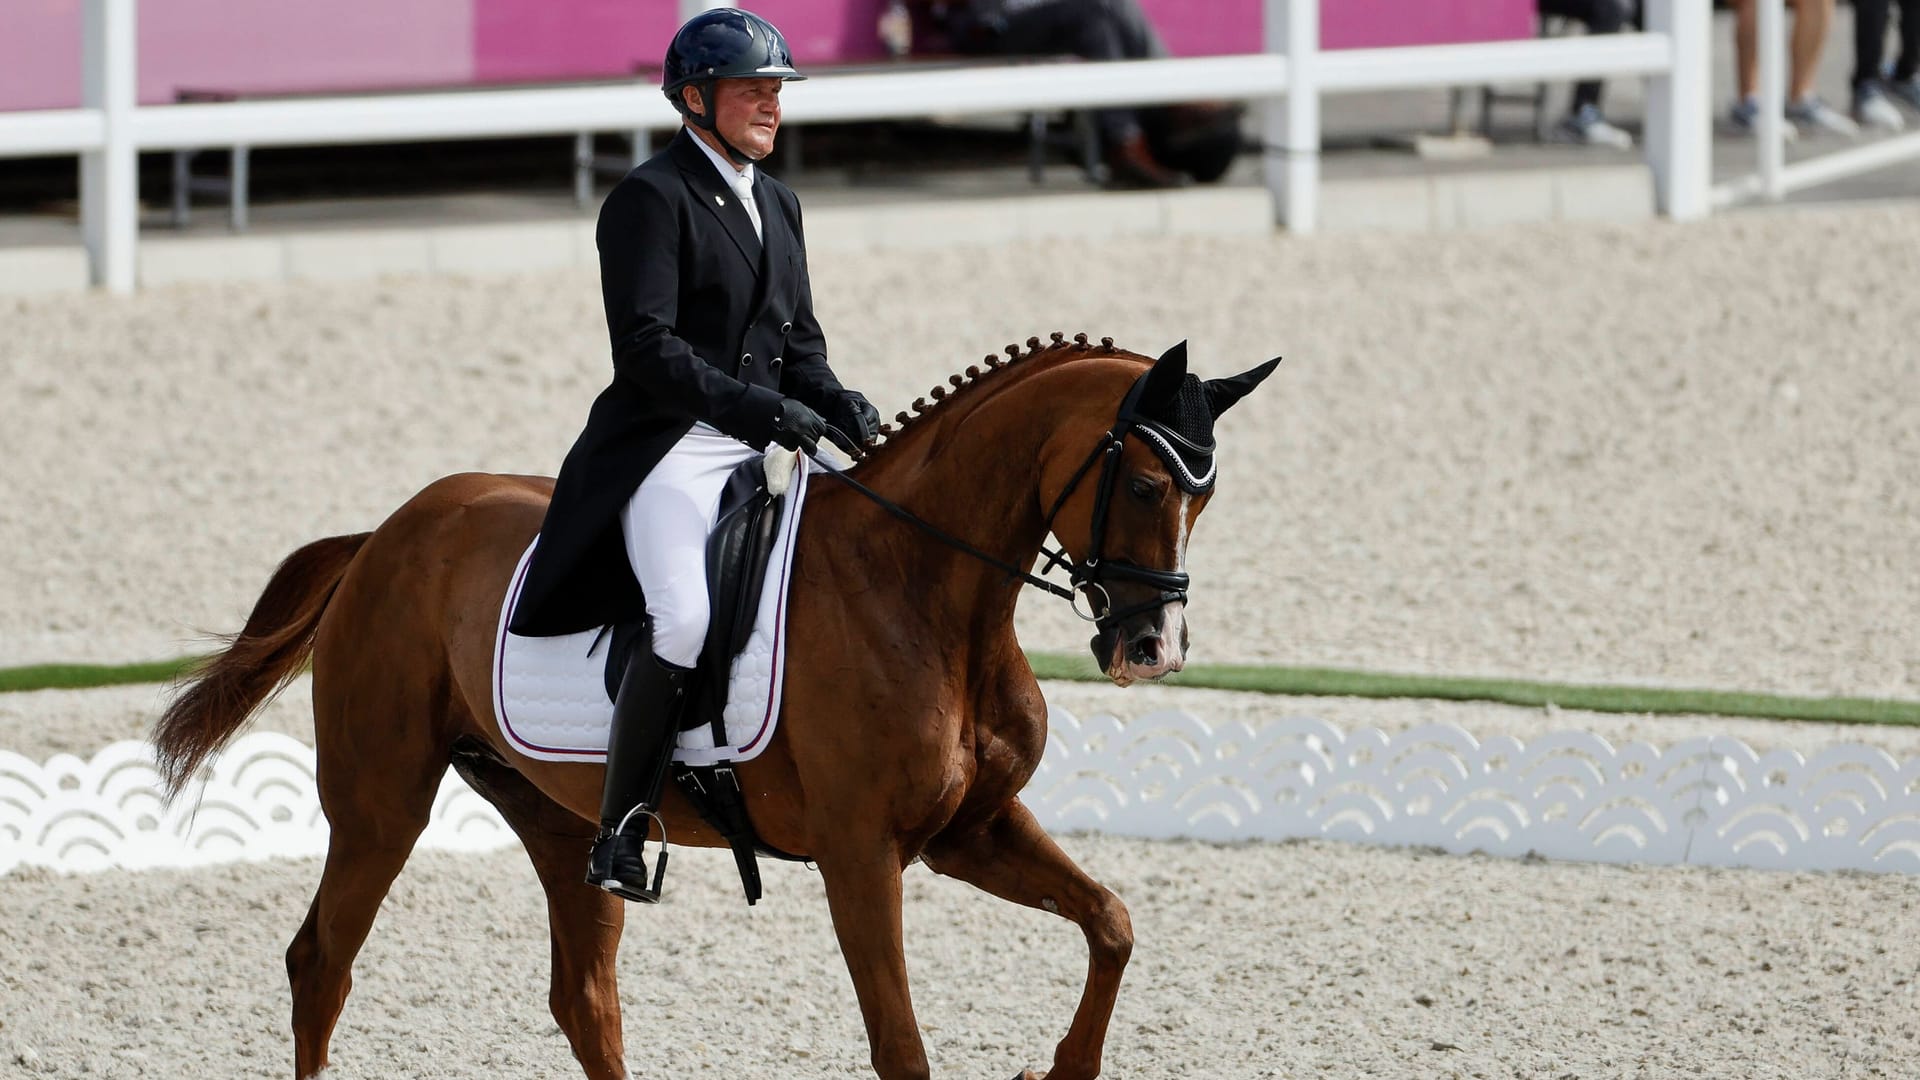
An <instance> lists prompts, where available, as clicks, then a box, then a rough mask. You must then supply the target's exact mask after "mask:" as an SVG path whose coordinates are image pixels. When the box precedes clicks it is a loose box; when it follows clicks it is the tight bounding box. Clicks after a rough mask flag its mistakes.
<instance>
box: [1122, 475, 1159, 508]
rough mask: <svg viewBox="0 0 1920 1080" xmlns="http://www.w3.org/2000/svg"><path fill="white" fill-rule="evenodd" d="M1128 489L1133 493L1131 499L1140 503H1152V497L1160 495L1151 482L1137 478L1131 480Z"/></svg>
mask: <svg viewBox="0 0 1920 1080" xmlns="http://www.w3.org/2000/svg"><path fill="white" fill-rule="evenodd" d="M1128 488H1129V489H1130V490H1131V491H1132V492H1133V497H1134V498H1136V499H1139V500H1140V501H1141V502H1152V501H1153V497H1154V496H1155V495H1158V494H1159V493H1160V489H1159V488H1157V487H1155V486H1154V483H1153V481H1151V480H1148V479H1146V478H1144V477H1139V476H1136V477H1134V478H1133V483H1132V484H1129V485H1128Z"/></svg>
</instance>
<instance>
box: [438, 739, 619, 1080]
mask: <svg viewBox="0 0 1920 1080" xmlns="http://www.w3.org/2000/svg"><path fill="white" fill-rule="evenodd" d="M453 767H454V768H455V769H457V770H459V772H460V775H461V776H462V777H463V778H465V780H466V781H467V783H468V785H469V786H471V787H472V788H473V789H474V790H475V791H477V792H479V793H480V794H481V795H482V796H484V797H485V798H486V800H487V801H488V802H491V803H492V804H493V805H494V806H495V807H496V808H498V809H499V811H500V816H501V817H504V818H506V820H507V824H508V825H510V826H512V827H513V831H514V832H515V833H516V834H518V835H519V837H520V842H521V843H522V844H524V845H525V846H526V849H527V856H528V858H530V859H532V860H533V868H534V870H535V871H536V872H537V873H539V875H540V884H541V886H542V887H543V888H545V889H546V892H547V921H548V923H549V925H550V926H551V928H552V933H553V978H552V983H551V987H550V989H549V992H548V996H547V1004H548V1006H549V1007H550V1008H551V1009H552V1010H553V1018H554V1020H555V1021H557V1022H558V1023H559V1024H560V1030H562V1031H564V1032H566V1034H567V1041H568V1042H569V1043H571V1044H572V1045H573V1056H574V1057H576V1058H578V1059H579V1060H580V1067H581V1068H582V1069H583V1070H585V1072H586V1074H587V1076H589V1077H590V1078H592V1080H621V1078H623V1077H625V1076H626V1075H627V1070H626V1058H625V1051H624V1047H623V1044H622V1042H621V1036H620V990H619V987H618V986H617V985H616V982H615V978H616V975H615V971H614V955H615V954H616V952H617V951H618V950H619V948H620V930H621V927H622V925H623V922H624V920H625V918H626V904H625V902H624V901H622V900H620V899H619V898H617V897H615V896H614V895H613V894H611V893H608V892H604V891H602V890H600V889H596V888H594V887H593V886H591V885H588V884H587V883H586V865H587V851H588V849H589V848H591V847H592V846H593V835H594V826H593V823H592V822H589V821H587V820H585V819H584V818H581V817H578V816H576V815H575V814H573V813H571V812H570V811H568V810H566V809H565V808H563V807H562V806H560V804H559V803H556V802H554V801H553V800H552V799H549V798H547V797H546V796H545V795H544V794H542V793H541V792H540V790H539V789H538V788H536V787H535V786H534V785H533V783H532V782H531V781H529V780H528V779H527V778H526V777H524V776H522V775H520V774H519V773H517V772H515V771H514V770H513V769H511V768H509V767H508V766H507V765H506V764H505V763H504V762H502V761H500V759H499V758H497V757H495V756H494V755H493V753H492V752H491V751H490V750H488V749H486V748H485V747H484V746H480V745H478V744H476V745H475V746H473V747H471V748H469V747H465V746H461V745H458V744H456V746H455V748H454V754H453Z"/></svg>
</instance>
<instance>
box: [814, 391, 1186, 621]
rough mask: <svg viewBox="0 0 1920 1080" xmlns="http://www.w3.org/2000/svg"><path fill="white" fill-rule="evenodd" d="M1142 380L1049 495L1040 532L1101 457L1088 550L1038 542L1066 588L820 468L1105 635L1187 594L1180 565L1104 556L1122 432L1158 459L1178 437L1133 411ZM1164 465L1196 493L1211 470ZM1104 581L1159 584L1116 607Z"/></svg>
mask: <svg viewBox="0 0 1920 1080" xmlns="http://www.w3.org/2000/svg"><path fill="white" fill-rule="evenodd" d="M1146 385H1147V376H1145V375H1142V376H1141V377H1140V378H1139V379H1137V380H1135V382H1134V384H1133V388H1132V389H1130V390H1128V391H1127V396H1126V397H1125V398H1124V399H1122V400H1121V402H1120V411H1119V414H1118V415H1117V416H1116V417H1115V419H1114V423H1113V426H1112V427H1111V428H1109V429H1107V432H1106V434H1104V435H1102V436H1101V437H1100V442H1099V444H1098V445H1096V446H1095V447H1094V448H1093V452H1092V453H1090V454H1088V455H1087V459H1086V460H1085V461H1083V462H1081V463H1080V467H1079V468H1078V469H1076V470H1075V471H1074V474H1073V479H1072V480H1069V481H1068V482H1067V487H1066V490H1064V491H1062V492H1061V493H1060V497H1059V498H1057V499H1055V500H1054V501H1053V509H1051V510H1049V511H1048V512H1047V531H1048V532H1052V531H1053V522H1054V519H1055V518H1056V517H1058V516H1059V515H1060V509H1061V507H1063V506H1065V505H1066V502H1067V499H1068V497H1069V496H1071V495H1072V494H1073V492H1074V490H1075V489H1076V488H1078V487H1079V486H1080V481H1081V480H1083V479H1085V478H1086V475H1087V473H1089V472H1091V471H1092V470H1093V464H1094V462H1096V461H1097V462H1099V463H1100V486H1099V489H1098V490H1097V491H1095V492H1094V497H1093V533H1092V543H1091V546H1090V548H1089V551H1088V554H1087V557H1086V558H1085V559H1078V560H1077V559H1074V558H1073V557H1072V556H1070V555H1068V554H1067V550H1066V546H1065V545H1064V544H1063V545H1061V547H1060V549H1059V550H1057V551H1054V550H1049V549H1048V548H1047V547H1046V546H1045V545H1044V544H1043V545H1041V548H1040V553H1041V554H1043V555H1045V556H1046V557H1047V562H1046V565H1045V566H1043V567H1041V568H1040V573H1041V574H1046V573H1049V572H1051V571H1052V570H1053V568H1054V567H1056V566H1064V567H1066V568H1067V578H1068V581H1069V582H1070V583H1071V587H1065V586H1061V585H1059V584H1056V583H1055V582H1052V581H1048V580H1047V579H1046V578H1045V577H1040V576H1036V575H1034V574H1030V573H1028V572H1027V571H1025V570H1022V569H1021V568H1020V567H1017V566H1015V565H1013V564H1012V563H1009V562H1006V561H1004V560H1002V559H998V558H995V557H994V556H992V555H989V554H988V553H986V552H984V551H982V550H980V549H979V548H977V547H975V546H973V545H972V544H969V543H967V542H966V541H965V540H962V539H960V538H959V537H957V536H954V535H953V534H952V533H949V532H947V531H946V530H945V529H942V528H940V527H939V526H937V525H934V524H933V523H931V522H929V521H927V520H925V519H924V518H921V517H920V516H919V515H918V514H915V513H914V512H913V511H911V510H908V509H907V508H906V507H904V506H901V505H900V504H899V503H896V502H894V501H893V500H891V499H889V498H887V497H886V496H884V495H882V494H880V493H879V492H877V491H875V490H873V489H872V488H870V487H868V486H867V485H865V484H863V483H861V482H860V481H858V480H855V479H854V478H853V477H851V476H848V475H847V474H846V473H845V472H842V471H840V470H838V469H828V470H827V475H829V476H831V477H833V478H834V479H836V480H838V481H840V482H841V483H843V484H846V485H847V486H848V487H850V488H853V489H854V490H855V491H858V492H860V493H861V494H862V495H865V496H866V497H867V498H868V499H871V500H872V501H873V502H874V503H876V504H877V505H879V507H880V508H881V509H883V510H885V511H887V512H888V513H889V514H892V515H893V516H894V517H897V518H899V519H900V520H902V521H905V522H907V523H908V524H910V525H913V526H915V527H916V528H918V529H920V530H921V531H922V532H925V533H927V534H928V535H929V536H932V537H933V538H934V539H936V540H939V541H940V542H941V543H943V544H945V545H947V546H948V547H950V548H953V549H955V550H956V551H961V552H964V553H966V554H968V555H971V556H973V557H974V558H976V559H978V560H980V561H981V562H984V563H986V564H987V565H989V566H992V567H994V568H996V569H999V570H1004V571H1006V573H1007V576H1008V577H1011V578H1017V579H1019V580H1021V581H1024V582H1026V583H1027V584H1029V585H1032V586H1034V587H1035V588H1039V589H1044V590H1046V591H1047V592H1049V593H1052V594H1053V595H1055V596H1058V597H1061V598H1062V599H1064V600H1066V601H1067V602H1068V603H1070V604H1072V605H1073V613H1074V614H1075V615H1078V616H1079V617H1080V618H1082V619H1084V620H1086V621H1087V622H1090V623H1093V624H1094V626H1095V627H1096V628H1098V629H1099V630H1100V632H1101V633H1103V634H1104V633H1106V632H1107V631H1109V630H1112V629H1113V628H1114V627H1116V626H1118V625H1119V624H1120V622H1121V620H1123V619H1127V618H1131V617H1132V616H1134V615H1138V614H1140V613H1142V612H1146V611H1157V610H1159V609H1160V608H1163V607H1166V606H1167V605H1168V604H1173V603H1185V602H1186V599H1187V585H1188V582H1189V581H1190V579H1189V577H1188V575H1187V574H1185V573H1184V572H1181V571H1178V570H1156V569H1153V568H1152V567H1149V566H1141V565H1140V564H1138V563H1135V562H1129V561H1128V560H1126V559H1108V558H1105V557H1104V556H1103V554H1102V553H1103V552H1105V551H1106V540H1107V512H1108V510H1109V508H1110V507H1111V506H1112V504H1113V488H1114V485H1115V484H1117V483H1118V482H1119V479H1120V469H1119V466H1120V452H1121V450H1123V449H1124V448H1125V441H1126V437H1127V436H1128V435H1129V434H1132V435H1135V436H1136V437H1144V441H1145V442H1146V443H1147V445H1148V446H1150V447H1152V448H1153V450H1154V452H1155V453H1157V454H1160V456H1161V457H1163V458H1165V457H1169V455H1172V454H1173V451H1172V448H1171V446H1170V445H1169V442H1168V440H1169V438H1171V439H1173V440H1174V441H1175V443H1184V442H1185V440H1181V439H1180V438H1179V436H1178V434H1177V433H1174V432H1171V431H1167V430H1165V429H1164V428H1162V427H1161V425H1159V424H1157V423H1155V422H1154V421H1153V420H1150V419H1147V418H1145V417H1142V416H1140V415H1139V414H1138V413H1137V412H1136V411H1135V408H1136V406H1137V405H1138V403H1139V400H1140V396H1141V392H1142V391H1143V390H1144V389H1145V388H1146ZM1136 429H1137V430H1136ZM1209 453H1210V451H1209ZM1169 464H1170V465H1171V466H1172V467H1173V468H1174V470H1175V472H1176V475H1178V476H1180V477H1181V478H1182V481H1181V483H1182V487H1183V488H1186V489H1188V490H1192V491H1195V492H1196V493H1197V492H1199V491H1205V490H1207V489H1208V488H1211V487H1212V486H1213V470H1212V468H1211V465H1210V463H1209V467H1208V469H1207V470H1206V473H1205V476H1204V478H1198V479H1196V478H1194V476H1193V472H1192V470H1191V469H1189V467H1188V466H1187V464H1186V462H1184V461H1181V460H1179V459H1178V457H1177V456H1174V457H1173V459H1172V460H1171V461H1169ZM1110 581H1125V582H1133V583H1136V584H1142V585H1148V586H1151V587H1152V588H1155V589H1158V590H1160V591H1159V595H1158V596H1156V597H1154V598H1153V599H1151V600H1143V601H1141V602H1140V603H1137V604H1132V605H1129V606H1127V607H1124V608H1120V609H1119V610H1117V611H1116V610H1115V609H1114V606H1113V596H1112V594H1111V593H1110V592H1109V591H1108V590H1107V583H1108V582H1110ZM1082 591H1084V592H1086V594H1087V605H1088V607H1089V608H1091V609H1092V614H1088V613H1086V612H1083V611H1081V610H1080V593H1081V592H1082ZM1095 592H1098V593H1099V596H1098V597H1095V596H1094V593H1095Z"/></svg>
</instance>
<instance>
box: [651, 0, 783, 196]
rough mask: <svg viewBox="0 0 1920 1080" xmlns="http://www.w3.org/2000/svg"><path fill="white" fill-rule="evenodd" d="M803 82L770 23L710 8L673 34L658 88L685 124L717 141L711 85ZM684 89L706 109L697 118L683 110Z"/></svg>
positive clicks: (739, 159)
mask: <svg viewBox="0 0 1920 1080" xmlns="http://www.w3.org/2000/svg"><path fill="white" fill-rule="evenodd" d="M804 78H806V76H805V75H802V74H800V73H799V72H798V71H795V70H794V68H793V52H792V50H790V49H789V48H787V39H786V37H785V36H784V35H782V34H781V33H780V31H779V30H778V29H776V28H775V27H774V25H773V24H772V23H770V22H768V21H767V20H765V19H763V18H761V17H760V16H758V15H755V14H754V13H753V12H751V11H741V10H739V9H738V8H715V9H713V10H711V11H703V12H701V13H700V14H698V15H695V16H694V17H693V18H691V19H688V20H687V21H686V24H685V25H683V26H681V27H680V30H679V32H678V33H675V34H674V35H673V42H672V43H671V44H669V45H668V46H667V63H666V71H665V72H664V74H663V76H662V79H661V86H660V89H661V92H663V93H665V94H666V95H667V100H668V101H671V102H673V107H674V109H676V110H678V112H679V113H680V115H681V116H684V117H686V118H687V122H688V123H690V124H693V125H695V126H697V127H703V128H706V129H707V130H708V131H711V132H713V133H714V134H715V135H716V136H718V135H720V132H719V130H718V129H716V128H715V127H714V126H713V84H714V83H715V82H717V81H719V80H721V79H779V80H781V81H782V82H794V81H796V80H799V79H804ZM685 86H694V87H698V88H699V90H700V100H701V101H702V102H704V103H705V104H706V109H705V110H704V111H703V112H697V113H696V112H694V111H693V110H691V109H689V108H688V107H687V103H686V100H685V99H684V98H683V97H682V95H681V93H680V89H681V88H682V87H685ZM720 145H721V146H723V147H726V151H727V156H728V157H730V158H732V159H733V160H734V163H735V164H739V165H746V164H748V162H749V161H750V159H748V158H746V157H745V156H744V155H742V154H741V153H740V152H739V151H738V150H737V149H735V148H734V147H733V146H732V145H730V144H729V143H728V142H727V140H726V138H725V137H724V136H722V137H721V138H720Z"/></svg>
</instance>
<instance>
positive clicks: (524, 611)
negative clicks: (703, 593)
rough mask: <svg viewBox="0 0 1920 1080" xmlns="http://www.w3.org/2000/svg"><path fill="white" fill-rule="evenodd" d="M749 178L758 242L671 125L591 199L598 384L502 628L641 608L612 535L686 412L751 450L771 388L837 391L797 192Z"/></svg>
mask: <svg viewBox="0 0 1920 1080" xmlns="http://www.w3.org/2000/svg"><path fill="white" fill-rule="evenodd" d="M754 174H755V178H754V183H753V192H754V198H755V202H756V203H757V204H758V207H759V211H760V227H761V231H762V234H763V237H764V241H763V240H762V239H756V238H755V237H754V234H753V222H752V221H751V220H749V219H748V217H747V211H746V208H745V207H743V206H741V205H740V203H739V200H738V199H737V198H735V196H734V193H733V191H732V189H730V188H729V187H727V185H726V183H725V182H724V181H722V179H721V178H720V174H719V172H718V170H716V169H715V168H714V167H713V162H712V161H711V160H710V159H709V158H708V157H707V155H706V154H705V153H704V152H703V151H702V150H701V149H700V147H699V146H698V145H696V144H695V142H694V136H693V135H692V134H691V133H690V132H688V131H686V130H685V129H682V130H681V132H680V134H679V135H678V136H676V137H675V138H674V140H673V141H672V142H671V143H670V144H668V146H667V148H666V149H665V150H664V151H662V152H660V153H658V154H655V155H654V156H653V157H652V158H650V159H648V160H647V162H646V163H645V164H642V165H640V166H639V167H637V168H635V169H634V170H633V171H632V172H630V173H628V174H627V175H626V178H625V179H623V180H621V181H620V183H619V184H617V185H615V187H614V189H613V191H612V193H610V194H609V195H608V196H607V201H606V202H605V204H603V205H602V206H601V207H600V224H599V228H598V230H597V231H596V240H597V243H598V245H599V248H600V288H601V292H602V293H603V294H604V299H605V301H606V308H607V330H608V333H609V334H610V335H611V337H612V341H613V382H612V384H610V385H609V386H608V387H607V388H606V389H605V390H603V391H601V393H600V396H599V398H597V399H596V400H595V401H594V403H593V409H592V411H591V412H590V413H589V414H588V416H587V427H586V430H585V431H583V432H581V433H580V438H579V439H577V440H576V441H575V442H574V444H573V449H572V450H570V451H568V452H567V458H566V461H565V462H564V463H563V464H562V465H561V466H560V475H559V477H558V479H557V480H556V482H555V485H554V490H553V502H552V504H551V505H550V506H549V507H548V508H547V517H546V521H545V523H544V524H543V525H542V526H541V529H540V545H539V547H538V548H537V549H536V550H535V552H534V557H533V565H532V566H531V567H530V568H529V569H528V571H527V580H526V585H525V586H524V587H523V589H522V590H521V594H520V603H519V606H518V607H517V608H516V609H515V611H514V616H513V623H512V626H511V629H512V630H513V632H514V633H517V634H529V635H535V636H544V635H552V634H567V633H573V632H575V631H579V630H587V629H591V628H593V627H596V626H603V625H606V624H609V623H615V622H621V621H625V620H627V619H633V618H638V617H639V616H640V615H642V614H644V612H645V610H646V608H645V602H644V600H643V599H642V597H641V595H640V585H639V583H638V582H637V581H636V580H634V576H633V569H632V567H631V565H630V564H629V563H628V561H627V553H626V546H625V544H624V543H623V541H622V539H621V531H620V510H621V508H622V507H624V506H625V505H626V503H627V500H628V499H630V498H631V497H632V496H633V493H634V491H635V489H637V488H638V487H639V486H640V481H641V480H642V479H643V478H644V477H645V476H646V475H647V473H648V472H650V471H652V469H653V467H654V465H656V464H657V463H659V461H660V459H661V458H662V457H664V456H666V453H667V451H668V450H669V449H671V448H672V447H673V444H674V443H676V442H678V441H679V439H680V437H681V436H682V435H685V434H686V433H687V431H688V429H690V428H691V427H692V426H693V424H694V422H695V421H701V420H704V421H706V422H707V423H709V424H711V425H713V426H714V427H716V428H718V429H719V430H721V431H722V432H725V433H726V434H728V435H731V436H733V437H734V438H736V439H739V440H740V441H742V442H744V443H747V444H748V445H750V446H755V447H759V446H765V445H766V444H767V443H768V442H769V441H771V440H772V438H773V423H774V418H775V416H776V415H777V414H778V412H779V407H780V400H781V398H782V397H783V396H791V397H795V398H798V399H800V400H801V401H802V402H804V403H806V404H807V405H808V406H810V407H812V408H813V409H814V410H815V411H825V410H826V409H827V408H828V406H829V404H830V401H829V399H830V396H831V395H833V394H834V393H835V392H837V391H839V390H840V381H839V380H838V379H836V378H834V375H833V371H832V369H830V368H829V367H828V366H827V343H826V338H825V336H824V335H823V334H822V333H821V331H820V323H819V321H818V320H816V319H815V318H814V315H813V292H812V288H811V286H810V285H809V284H808V282H807V253H806V248H805V244H804V241H803V238H802V234H801V229H800V202H799V200H798V199H796V198H794V195H793V192H792V191H791V190H789V189H788V188H787V186H786V185H785V184H782V183H781V182H780V181H778V180H775V179H773V178H772V177H770V176H768V175H767V174H766V173H765V172H763V171H761V170H759V169H755V170H754Z"/></svg>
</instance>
